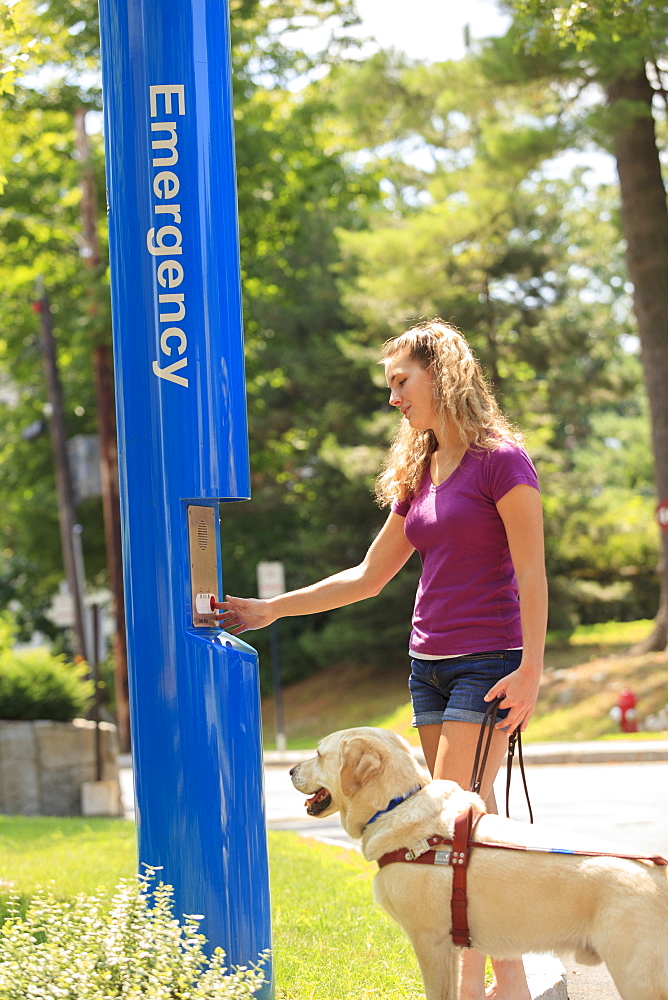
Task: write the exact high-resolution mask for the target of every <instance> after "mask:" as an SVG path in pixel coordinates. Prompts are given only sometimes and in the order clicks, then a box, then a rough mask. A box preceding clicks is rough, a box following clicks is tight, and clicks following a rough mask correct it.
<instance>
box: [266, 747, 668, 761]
mask: <svg viewBox="0 0 668 1000" xmlns="http://www.w3.org/2000/svg"><path fill="white" fill-rule="evenodd" d="M522 751H523V754H524V762H525V763H526V764H532V765H541V764H612V763H629V762H635V761H660V760H668V740H609V741H608V740H601V741H595V740H592V741H589V742H586V743H585V742H583V743H527V744H523V745H522ZM413 753H414V754H415V758H416V760H417V761H418V762H419V763H420V764H422V765H424V756H423V754H422V751H421V749H420V748H419V747H413ZM314 755H315V749H313V750H308V749H305V750H265V752H264V763H265V766H266V767H292V766H293V765H294V764H299V763H301V761H303V760H306V759H307V758H309V757H313V756H314Z"/></svg>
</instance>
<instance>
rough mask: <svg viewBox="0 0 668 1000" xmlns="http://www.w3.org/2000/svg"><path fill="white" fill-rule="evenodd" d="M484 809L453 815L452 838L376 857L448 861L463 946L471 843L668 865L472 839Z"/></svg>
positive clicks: (637, 857) (455, 926)
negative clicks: (441, 847)
mask: <svg viewBox="0 0 668 1000" xmlns="http://www.w3.org/2000/svg"><path fill="white" fill-rule="evenodd" d="M483 815H484V813H478V814H477V815H476V816H475V817H474V816H473V809H472V807H471V806H469V807H468V808H467V809H465V810H464V811H463V812H461V813H460V814H459V815H458V816H457V818H456V819H455V825H454V829H453V836H452V840H448V839H447V838H445V837H440V836H438V835H435V836H433V837H426V838H425V839H424V840H421V841H419V842H418V843H417V844H414V845H413V847H400V848H399V849H398V850H396V851H388V853H387V854H383V855H382V856H381V857H380V858H378V859H377V864H378V867H379V868H384V867H385V865H391V864H394V863H396V862H404V863H405V862H409V863H412V864H420V865H450V867H451V868H452V897H451V900H450V911H451V914H452V940H453V942H454V944H456V945H459V946H460V947H463V948H470V947H471V934H470V931H469V926H468V916H467V897H466V870H467V867H468V863H469V857H470V853H471V848H472V847H486V848H494V849H496V850H504V851H526V852H538V853H540V854H575V855H581V856H583V857H595V858H624V859H625V860H628V861H649V862H651V863H652V864H654V865H668V861H667V860H666V859H665V858H662V857H661V856H660V855H658V854H653V855H647V854H614V853H607V852H605V851H575V850H570V849H567V848H559V847H522V846H521V845H519V844H498V843H495V842H492V841H483V840H472V839H471V837H472V835H473V831H474V830H475V826H476V823H477V822H478V820H479V819H480V817H481V816H483ZM441 845H446V846H448V847H452V850H451V851H442V850H439V847H440V846H441Z"/></svg>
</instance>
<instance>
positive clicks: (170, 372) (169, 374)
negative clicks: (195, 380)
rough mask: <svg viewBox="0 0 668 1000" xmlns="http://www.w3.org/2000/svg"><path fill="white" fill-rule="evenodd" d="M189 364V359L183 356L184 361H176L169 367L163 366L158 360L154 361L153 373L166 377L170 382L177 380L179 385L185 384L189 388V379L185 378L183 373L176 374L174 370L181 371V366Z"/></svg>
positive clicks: (159, 376)
mask: <svg viewBox="0 0 668 1000" xmlns="http://www.w3.org/2000/svg"><path fill="white" fill-rule="evenodd" d="M187 364H188V359H187V358H183V360H182V361H175V362H174V364H173V365H169V367H168V368H161V367H160V365H159V364H158V362H157V361H154V362H153V373H154V374H155V375H157V376H158V378H166V379H168V380H169V381H170V382H176V383H177V384H178V385H184V386H185V387H186V389H187V388H188V379H187V378H183V377H182V376H181V375H175V374H174V372H177V371H179V369H181V368H185V366H186V365H187Z"/></svg>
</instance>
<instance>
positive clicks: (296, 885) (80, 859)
mask: <svg viewBox="0 0 668 1000" xmlns="http://www.w3.org/2000/svg"><path fill="white" fill-rule="evenodd" d="M269 858H270V869H271V896H272V921H273V953H274V975H275V981H276V998H277V1000H348V998H350V1000H353V998H371V997H393V998H397V1000H400V998H406V1000H418V998H421V997H423V996H424V993H423V991H422V980H421V978H420V974H419V971H418V968H417V963H416V961H415V956H414V954H413V950H412V948H411V947H410V945H409V943H408V940H407V938H406V937H405V936H404V934H403V933H402V931H401V930H400V929H399V928H398V927H397V926H396V924H394V923H393V922H392V921H391V920H390V919H389V917H387V916H386V914H385V913H384V912H383V911H382V910H381V909H380V908H379V907H378V906H376V905H375V904H374V903H373V901H372V898H371V880H372V878H373V874H374V871H375V868H374V866H373V865H371V864H369V863H368V862H366V861H364V859H363V858H362V857H361V855H359V854H358V853H357V852H356V851H351V850H345V849H344V848H338V847H333V846H331V845H327V844H321V843H318V842H316V841H311V840H305V839H303V838H302V837H300V836H298V835H297V834H295V833H284V832H271V833H270V834H269ZM135 870H136V852H135V828H134V824H132V823H129V822H126V821H124V820H104V819H82V818H74V817H73V818H67V819H62V818H60V817H39V818H23V817H11V816H0V880H1V881H2V884H0V913H2V911H3V906H2V904H3V901H4V900H6V898H7V893H8V890H9V885H8V883H9V884H12V885H13V887H14V888H15V889H16V890H17V891H19V892H20V893H21V895H23V896H29V895H30V893H31V892H33V891H34V889H35V888H36V887H37V886H38V885H43V886H50V887H51V889H52V891H53V892H54V894H55V895H57V896H59V897H64V898H71V897H73V896H75V895H76V894H77V893H79V892H84V893H92V892H97V891H99V890H100V889H103V890H104V891H105V893H106V894H107V895H108V896H109V897H111V895H112V894H113V890H114V887H115V886H116V884H117V883H118V881H119V880H120V878H122V877H131V876H132V875H133V873H134V872H135Z"/></svg>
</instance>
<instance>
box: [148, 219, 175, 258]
mask: <svg viewBox="0 0 668 1000" xmlns="http://www.w3.org/2000/svg"><path fill="white" fill-rule="evenodd" d="M166 236H173V237H174V242H173V243H171V244H168V243H165V237H166ZM181 239H182V237H181V230H180V229H177V228H176V226H163V227H162V229H159V230H158V232H157V234H156V231H155V229H149V231H148V232H147V234H146V247H147V249H148V252H149V253H150V254H153V256H154V257H166V256H167V254H172V253H176V254H180V253H181Z"/></svg>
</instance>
